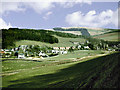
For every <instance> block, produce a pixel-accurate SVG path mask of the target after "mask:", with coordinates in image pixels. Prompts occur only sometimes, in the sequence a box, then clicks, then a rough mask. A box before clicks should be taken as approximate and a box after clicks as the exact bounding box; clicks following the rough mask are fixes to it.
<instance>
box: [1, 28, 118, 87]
mask: <svg viewBox="0 0 120 90" xmlns="http://www.w3.org/2000/svg"><path fill="white" fill-rule="evenodd" d="M19 30H20V29H15V30H11V31H12V32H13V33H14V34H13V33H11V32H10V31H9V30H8V31H7V30H5V33H4V34H5V35H4V37H5V39H4V44H6V46H5V47H4V49H1V54H2V56H3V57H2V62H0V63H2V72H0V73H1V75H2V87H3V88H75V89H79V88H101V87H102V88H104V87H105V88H108V87H109V88H116V87H118V86H119V85H118V81H117V79H118V73H119V72H118V71H120V70H119V66H118V58H120V53H119V52H118V51H119V47H120V44H119V42H114V41H117V33H118V32H111V33H108V32H107V31H106V32H107V33H105V32H104V31H103V29H100V31H95V30H90V29H89V30H90V31H91V32H92V34H93V35H96V36H90V37H85V36H81V35H74V34H68V33H62V32H61V31H60V32H58V31H55V32H54V31H48V30H46V31H44V30H38V31H37V30H36V31H34V30H29V29H25V30H24V29H23V30H21V31H19ZM89 30H87V31H89ZM17 31H19V33H21V32H24V33H26V34H27V35H28V36H24V35H23V34H22V33H21V34H20V35H19V36H18V34H19V33H18V32H17ZM108 31H109V30H108ZM29 32H30V33H31V34H30V33H29ZM63 32H67V31H63ZM75 32H78V31H77V30H76V31H75ZM91 32H88V33H91ZM100 32H104V33H100ZM43 33H44V34H43ZM97 33H99V35H98V34H97ZM7 34H9V35H13V37H12V38H13V39H12V38H11V39H10V41H9V37H6V35H7ZM42 34H43V36H44V38H42V36H41V35H42ZM83 34H85V33H83ZM29 35H30V36H29ZM34 35H35V37H34ZM47 35H48V36H47ZM88 35H89V34H88ZM22 36H24V37H22ZM16 37H17V39H16ZM33 37H34V39H33ZM50 37H52V40H51V39H50ZM48 38H49V39H48ZM100 39H103V40H100ZM104 40H105V41H104ZM110 41H111V42H110ZM112 41H113V42H112ZM9 43H12V44H11V45H9ZM75 43H77V44H75ZM7 47H9V48H7ZM55 47H57V48H58V49H55ZM66 47H70V48H69V49H66ZM79 47H80V48H79ZM61 48H64V49H61ZM52 51H54V52H52ZM57 51H59V52H58V53H57ZM60 52H67V53H60ZM43 54H45V55H47V56H46V57H45V56H44V55H43ZM20 55H21V56H20ZM22 55H23V56H22ZM19 57H20V58H19Z"/></svg>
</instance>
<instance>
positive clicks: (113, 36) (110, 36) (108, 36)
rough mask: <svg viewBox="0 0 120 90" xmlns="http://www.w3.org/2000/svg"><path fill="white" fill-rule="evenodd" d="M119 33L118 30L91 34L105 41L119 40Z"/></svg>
mask: <svg viewBox="0 0 120 90" xmlns="http://www.w3.org/2000/svg"><path fill="white" fill-rule="evenodd" d="M119 34H120V31H119V30H118V31H110V32H108V33H104V34H100V35H96V36H93V38H98V39H103V40H106V41H119V40H120V37H119Z"/></svg>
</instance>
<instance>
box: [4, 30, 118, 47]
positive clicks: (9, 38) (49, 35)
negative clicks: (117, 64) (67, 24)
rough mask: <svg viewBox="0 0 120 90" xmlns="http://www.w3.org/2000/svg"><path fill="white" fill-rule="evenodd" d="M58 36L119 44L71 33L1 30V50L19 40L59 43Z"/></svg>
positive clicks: (111, 44) (94, 42)
mask: <svg viewBox="0 0 120 90" xmlns="http://www.w3.org/2000/svg"><path fill="white" fill-rule="evenodd" d="M55 35H56V36H60V37H64V38H84V39H86V40H87V41H89V42H91V44H95V45H97V44H99V43H102V44H108V45H109V46H113V45H115V44H118V43H119V42H110V41H104V40H101V39H95V38H92V37H87V36H83V35H75V34H71V33H63V32H58V31H49V30H44V29H41V30H34V29H18V28H9V29H8V30H7V29H2V48H3V49H5V48H8V47H11V46H12V47H13V46H15V44H14V42H15V41H19V40H34V41H40V42H46V43H50V44H53V43H59V40H58V38H56V37H55Z"/></svg>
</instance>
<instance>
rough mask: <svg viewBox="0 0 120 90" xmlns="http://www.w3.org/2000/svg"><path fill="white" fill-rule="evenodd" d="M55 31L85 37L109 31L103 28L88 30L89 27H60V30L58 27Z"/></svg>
mask: <svg viewBox="0 0 120 90" xmlns="http://www.w3.org/2000/svg"><path fill="white" fill-rule="evenodd" d="M53 29H54V30H55V31H60V32H65V33H72V34H76V35H83V36H93V35H99V34H103V33H105V32H107V31H108V30H105V29H103V28H88V27H60V28H59V27H58V28H53Z"/></svg>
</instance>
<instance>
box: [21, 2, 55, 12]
mask: <svg viewBox="0 0 120 90" xmlns="http://www.w3.org/2000/svg"><path fill="white" fill-rule="evenodd" d="M23 4H24V6H25V7H26V8H32V9H33V10H34V11H35V12H37V13H39V14H41V13H42V12H44V11H48V10H50V9H51V8H53V7H54V5H53V4H52V2H32V3H31V2H27V3H23Z"/></svg>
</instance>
